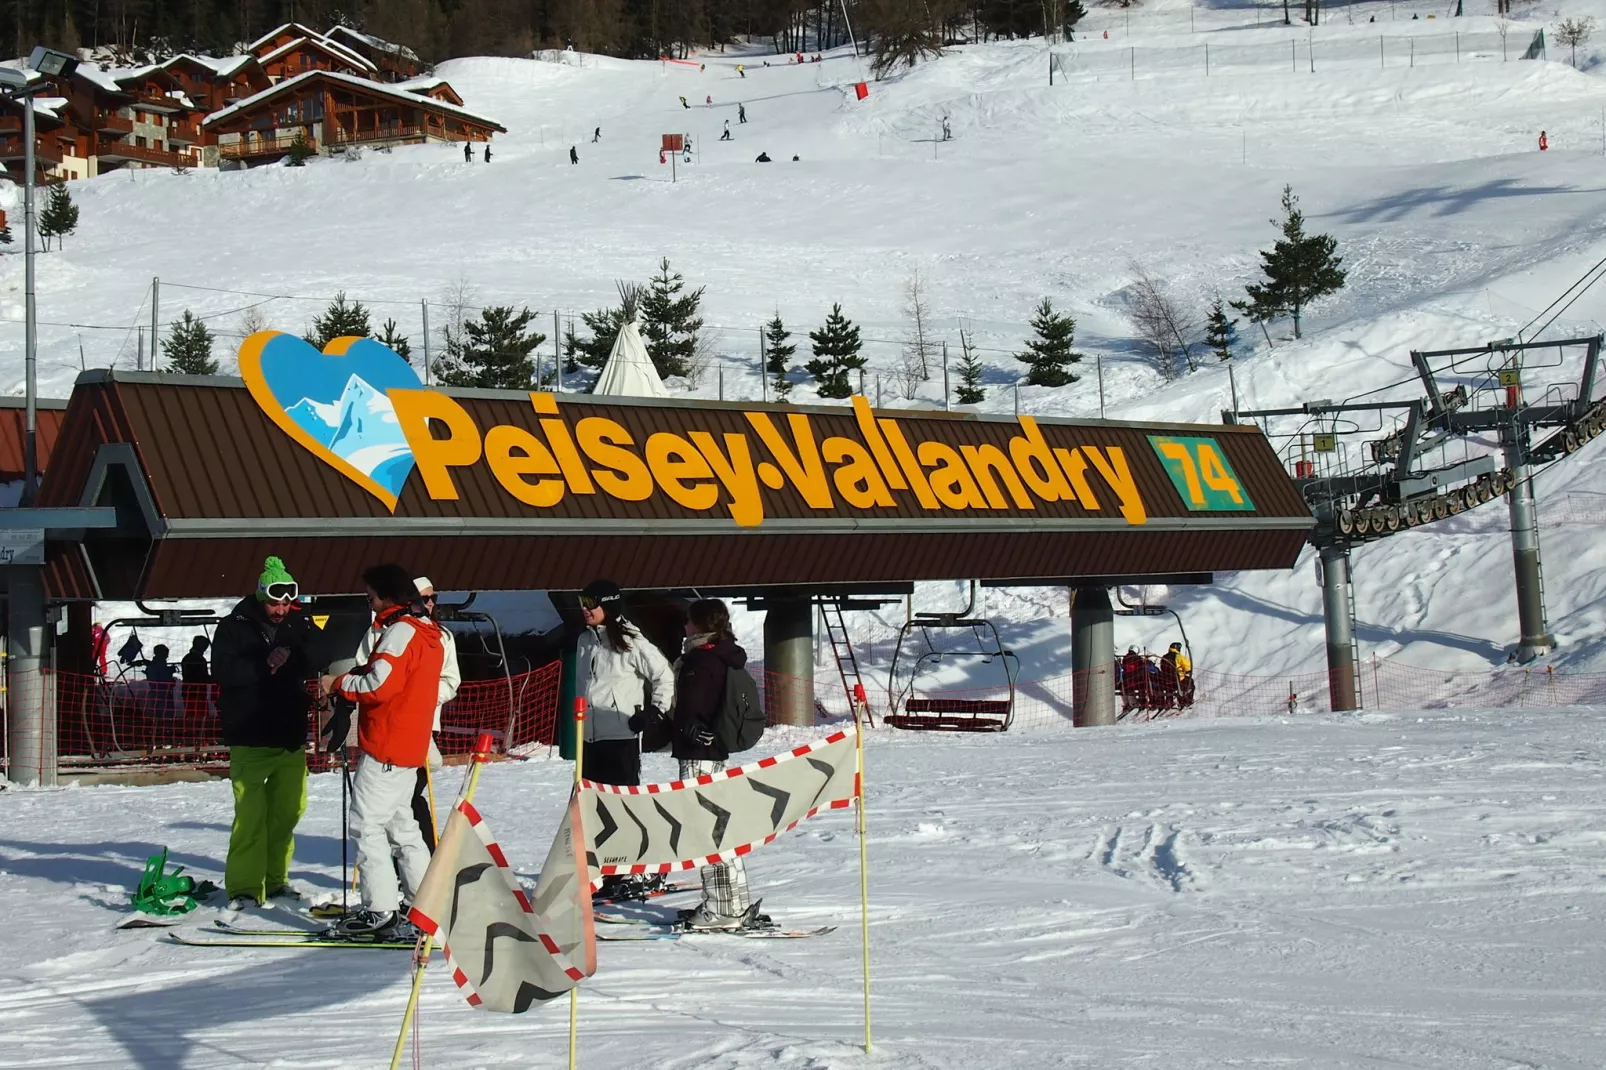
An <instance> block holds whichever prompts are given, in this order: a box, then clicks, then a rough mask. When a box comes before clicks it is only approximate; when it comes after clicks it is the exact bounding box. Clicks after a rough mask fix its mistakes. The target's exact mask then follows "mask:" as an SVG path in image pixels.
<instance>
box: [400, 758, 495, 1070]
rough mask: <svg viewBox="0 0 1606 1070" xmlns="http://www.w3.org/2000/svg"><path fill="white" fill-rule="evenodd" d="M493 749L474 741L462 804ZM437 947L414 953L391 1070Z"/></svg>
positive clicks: (429, 940) (430, 939) (427, 944)
mask: <svg viewBox="0 0 1606 1070" xmlns="http://www.w3.org/2000/svg"><path fill="white" fill-rule="evenodd" d="M492 746H493V743H492V740H491V734H490V733H489V732H482V733H480V736H479V738H478V739H476V740H475V741H474V754H473V767H472V768H471V769H470V770H469V774H468V783H467V784H465V785H464V786H463V798H462V800H461V801H462V802H473V801H474V791H475V789H476V788H478V787H479V786H480V771H481V770H483V769H484V768H485V763H486V762H488V761H490V760H491V747H492ZM427 760H428V759H426V762H427ZM434 947H435V934H434V933H425V934H424V937H423V939H422V940H421V941H420V942H419V947H418V950H416V951H414V952H413V991H412V994H411V995H409V996H408V997H407V1011H406V1013H405V1014H403V1015H402V1024H401V1031H400V1032H398V1033H397V1034H396V1049H395V1050H394V1051H393V1052H391V1055H390V1070H396V1068H397V1067H399V1066H400V1065H401V1057H402V1050H403V1049H404V1048H406V1046H407V1030H408V1028H409V1027H411V1026H412V1024H413V1015H414V1014H415V1013H417V1011H418V993H419V991H420V990H421V989H422V988H423V987H424V971H425V970H426V969H428V967H429V955H430V952H431V951H433V950H434Z"/></svg>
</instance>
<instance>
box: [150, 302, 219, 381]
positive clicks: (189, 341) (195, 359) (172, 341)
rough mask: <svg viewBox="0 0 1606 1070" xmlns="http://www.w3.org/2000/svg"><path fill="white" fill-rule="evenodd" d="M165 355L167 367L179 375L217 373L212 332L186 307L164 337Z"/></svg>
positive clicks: (163, 350) (163, 354) (163, 349)
mask: <svg viewBox="0 0 1606 1070" xmlns="http://www.w3.org/2000/svg"><path fill="white" fill-rule="evenodd" d="M162 356H164V357H166V358H167V370H168V371H170V372H173V373H175V374H177V375H216V374H217V361H215V360H213V359H212V332H211V331H209V330H207V327H206V323H205V322H204V321H203V320H200V319H197V318H196V316H195V313H193V312H191V311H190V310H189V309H187V308H186V309H185V310H184V315H183V316H182V317H181V318H179V319H176V320H174V321H173V322H172V323H171V324H170V325H169V326H168V331H167V337H166V338H165V339H163V340H162Z"/></svg>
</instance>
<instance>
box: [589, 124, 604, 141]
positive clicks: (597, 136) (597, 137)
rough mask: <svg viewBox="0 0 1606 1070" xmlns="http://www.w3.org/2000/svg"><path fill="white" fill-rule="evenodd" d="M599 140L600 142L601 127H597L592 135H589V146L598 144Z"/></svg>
mask: <svg viewBox="0 0 1606 1070" xmlns="http://www.w3.org/2000/svg"><path fill="white" fill-rule="evenodd" d="M601 140H602V127H600V126H599V127H597V129H596V131H595V132H594V133H592V135H591V144H593V145H595V144H596V143H597V142H599V141H601Z"/></svg>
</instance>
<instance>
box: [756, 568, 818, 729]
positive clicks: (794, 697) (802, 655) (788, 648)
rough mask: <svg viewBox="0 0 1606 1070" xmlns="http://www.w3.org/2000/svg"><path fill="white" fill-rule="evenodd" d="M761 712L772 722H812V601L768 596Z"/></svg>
mask: <svg viewBox="0 0 1606 1070" xmlns="http://www.w3.org/2000/svg"><path fill="white" fill-rule="evenodd" d="M764 675H765V678H766V679H765V687H764V712H765V713H766V714H768V715H769V719H770V723H771V724H790V725H803V726H808V725H812V724H813V723H814V601H813V600H812V599H811V598H810V597H809V596H808V595H806V594H794V595H770V596H769V598H768V599H767V600H766V604H765V610H764Z"/></svg>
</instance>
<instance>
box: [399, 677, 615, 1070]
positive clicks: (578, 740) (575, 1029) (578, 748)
mask: <svg viewBox="0 0 1606 1070" xmlns="http://www.w3.org/2000/svg"><path fill="white" fill-rule="evenodd" d="M585 753H586V697H585V696H584V695H576V696H575V699H574V784H575V787H576V788H578V787H579V786H580V780H581V776H580V771H581V769H583V768H584V767H585V763H584V761H583V759H584V758H585ZM576 831H579V832H581V834H582V835H584V830H576ZM589 876H590V874H589V873H588V874H587V877H588V878H589ZM586 894H587V895H589V894H590V890H589V889H588V890H587V891H586ZM579 1036H580V986H579V985H575V986H574V987H573V988H571V989H569V1070H574V1060H575V1054H576V1052H577V1051H578V1043H579ZM391 1070H395V1067H392V1068H391Z"/></svg>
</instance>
